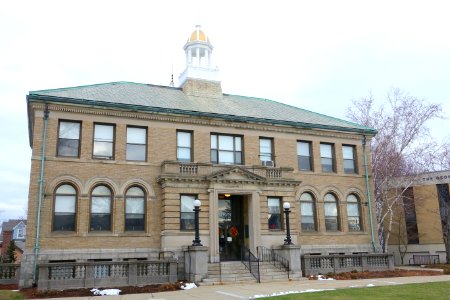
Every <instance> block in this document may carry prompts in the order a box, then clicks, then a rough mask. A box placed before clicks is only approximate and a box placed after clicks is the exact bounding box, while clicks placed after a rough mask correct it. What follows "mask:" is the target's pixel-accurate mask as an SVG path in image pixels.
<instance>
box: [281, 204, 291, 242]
mask: <svg viewBox="0 0 450 300" xmlns="http://www.w3.org/2000/svg"><path fill="white" fill-rule="evenodd" d="M283 208H284V214H285V215H286V239H285V240H284V244H285V245H293V243H292V241H291V227H290V225H289V213H290V212H291V211H290V210H289V208H291V205H290V204H289V202H284V203H283Z"/></svg>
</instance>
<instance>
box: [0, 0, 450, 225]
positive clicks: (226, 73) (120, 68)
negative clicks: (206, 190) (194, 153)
mask: <svg viewBox="0 0 450 300" xmlns="http://www.w3.org/2000/svg"><path fill="white" fill-rule="evenodd" d="M197 24H200V25H202V28H203V30H204V31H205V32H206V34H207V35H208V36H209V37H210V40H211V43H212V44H213V46H214V52H213V60H214V62H215V64H216V65H217V66H218V67H219V69H220V74H221V79H222V89H223V91H224V92H225V93H231V94H238V95H245V96H257V97H262V98H268V99H272V100H276V101H279V102H283V103H287V104H291V105H295V106H299V107H302V108H305V109H308V110H312V111H316V112H320V113H323V114H327V115H331V116H335V117H338V118H345V112H346V109H347V107H348V106H349V105H350V104H351V100H353V99H357V98H360V97H362V96H366V95H368V93H369V91H372V93H373V94H374V96H375V97H376V98H379V99H382V98H383V97H384V96H385V95H386V92H387V91H388V90H389V88H391V87H396V88H400V89H402V90H403V91H405V92H407V93H408V94H410V95H413V96H416V97H418V98H425V99H427V100H428V101H429V102H434V103H441V104H442V105H443V107H444V114H445V115H446V116H450V92H449V87H450V17H449V9H448V3H447V1H430V0H427V1H416V2H415V1H392V0H391V1H363V0H358V1H342V0H341V1H318V0H314V1H243V0H241V1H231V0H228V1H132V0H128V1H121V2H118V1H80V0H78V1H4V2H3V3H2V4H1V5H0V101H1V109H0V122H1V123H0V142H1V147H0V195H1V198H0V220H2V219H3V220H4V219H8V218H13V217H14V218H15V217H20V216H25V213H26V205H27V198H28V182H29V169H30V157H31V151H30V147H29V144H28V128H27V111H26V102H25V97H26V95H27V94H28V92H29V91H32V90H40V89H51V88H61V87H69V86H78V85H88V84H96V83H105V82H112V81H131V82H139V83H152V84H158V85H168V84H169V82H170V76H171V74H172V70H173V73H174V77H175V79H177V78H178V75H179V74H180V73H181V72H182V71H183V70H184V67H185V66H184V62H185V54H184V51H183V46H184V44H185V42H186V40H187V37H188V36H189V34H190V33H191V32H192V31H193V29H194V28H195V25H197ZM175 81H176V82H175V84H177V80H175ZM430 126H431V127H432V133H433V135H434V136H435V137H436V138H437V139H438V140H442V139H444V138H446V137H447V138H448V134H449V128H450V120H448V119H447V120H439V121H435V122H433V123H431V124H430Z"/></svg>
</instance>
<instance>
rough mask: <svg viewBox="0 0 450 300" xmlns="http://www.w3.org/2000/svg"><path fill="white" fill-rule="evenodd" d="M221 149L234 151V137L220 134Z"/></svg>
mask: <svg viewBox="0 0 450 300" xmlns="http://www.w3.org/2000/svg"><path fill="white" fill-rule="evenodd" d="M219 149H220V150H230V151H233V150H234V149H233V137H232V136H228V135H219Z"/></svg>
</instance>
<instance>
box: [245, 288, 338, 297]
mask: <svg viewBox="0 0 450 300" xmlns="http://www.w3.org/2000/svg"><path fill="white" fill-rule="evenodd" d="M334 290H335V289H309V290H305V291H288V292H279V293H272V294H267V295H264V294H260V295H253V296H252V297H250V298H249V299H257V298H267V297H275V296H283V295H288V294H303V293H315V292H323V291H334Z"/></svg>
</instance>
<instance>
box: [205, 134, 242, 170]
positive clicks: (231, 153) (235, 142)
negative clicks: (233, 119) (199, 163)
mask: <svg viewBox="0 0 450 300" xmlns="http://www.w3.org/2000/svg"><path fill="white" fill-rule="evenodd" d="M242 157H243V156H242V136H234V135H220V134H211V162H212V163H216V164H217V163H219V164H237V165H241V164H242V163H243V162H242V160H243V159H242Z"/></svg>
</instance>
